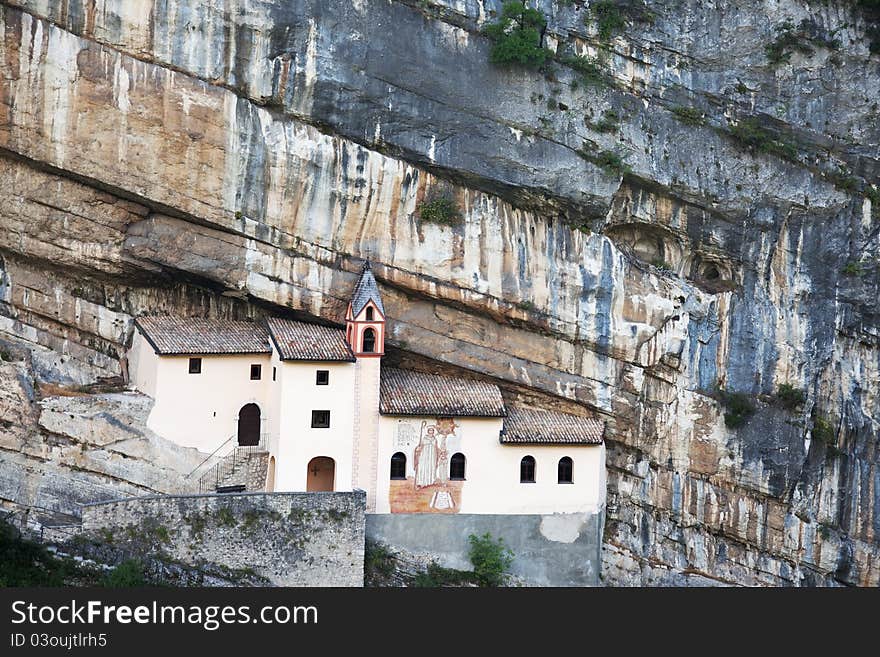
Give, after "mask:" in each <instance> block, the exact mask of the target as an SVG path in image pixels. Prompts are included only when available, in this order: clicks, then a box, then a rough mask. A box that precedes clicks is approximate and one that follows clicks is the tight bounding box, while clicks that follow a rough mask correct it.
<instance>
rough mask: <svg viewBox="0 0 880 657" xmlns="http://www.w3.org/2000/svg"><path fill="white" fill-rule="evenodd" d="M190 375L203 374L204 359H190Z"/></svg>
mask: <svg viewBox="0 0 880 657" xmlns="http://www.w3.org/2000/svg"><path fill="white" fill-rule="evenodd" d="M189 373H190V374H201V373H202V359H201V358H190V359H189Z"/></svg>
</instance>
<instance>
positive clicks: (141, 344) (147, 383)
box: [128, 329, 159, 399]
mask: <svg viewBox="0 0 880 657" xmlns="http://www.w3.org/2000/svg"><path fill="white" fill-rule="evenodd" d="M158 362H159V357H158V356H157V355H156V352H155V351H154V350H153V348H152V347H151V346H150V343H149V342H147V341H146V340H145V339H144V336H143V335H141V332H140V331H138V330H137V329H135V331H134V337H133V338H132V341H131V349H130V350H129V352H128V376H129V382H130V383H131V384H132V385H134V387H135V388H137V389H138V390H139V391H140V392H142V393H144V394H145V395H149V396H150V397H152V398H153V399H155V398H156V366H157V363H158Z"/></svg>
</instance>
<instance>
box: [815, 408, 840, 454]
mask: <svg viewBox="0 0 880 657" xmlns="http://www.w3.org/2000/svg"><path fill="white" fill-rule="evenodd" d="M811 433H812V436H813V438H814V439H815V440H818V441H819V442H820V443H822V444H824V445H825V446H826V447H836V445H837V435H836V432H835V431H834V427H833V426H832V424H831V423H830V422H829V421H828V420H826V419H825V418H824V417H822V416H821V415H817V416H815V417H814V418H813V431H812V432H811Z"/></svg>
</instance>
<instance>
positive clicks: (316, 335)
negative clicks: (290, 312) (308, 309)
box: [267, 317, 355, 362]
mask: <svg viewBox="0 0 880 657" xmlns="http://www.w3.org/2000/svg"><path fill="white" fill-rule="evenodd" d="M267 324H268V325H269V333H270V334H271V336H272V342H273V343H274V344H275V347H276V349H278V354H279V355H280V356H281V360H315V361H351V362H353V361H354V360H355V357H354V354H353V353H352V351H351V348H350V347H349V346H348V342H346V340H345V331H343V330H342V329H338V328H331V327H329V326H320V325H318V324H307V323H306V322H296V321H293V320H289V319H279V318H277V317H272V318H270V319H269V320H268V321H267Z"/></svg>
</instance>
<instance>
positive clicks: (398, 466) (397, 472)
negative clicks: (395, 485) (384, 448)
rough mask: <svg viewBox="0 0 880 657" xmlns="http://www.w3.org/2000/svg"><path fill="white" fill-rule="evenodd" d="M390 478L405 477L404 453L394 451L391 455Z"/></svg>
mask: <svg viewBox="0 0 880 657" xmlns="http://www.w3.org/2000/svg"><path fill="white" fill-rule="evenodd" d="M391 478H392V479H406V454H404V453H403V452H395V453H394V456H392V457H391Z"/></svg>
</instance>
